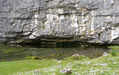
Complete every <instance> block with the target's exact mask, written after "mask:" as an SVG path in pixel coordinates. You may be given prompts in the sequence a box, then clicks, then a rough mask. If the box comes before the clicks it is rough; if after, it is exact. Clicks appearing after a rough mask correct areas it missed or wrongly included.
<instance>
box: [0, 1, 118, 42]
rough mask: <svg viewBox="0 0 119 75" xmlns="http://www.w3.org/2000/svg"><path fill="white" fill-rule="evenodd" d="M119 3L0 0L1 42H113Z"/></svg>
mask: <svg viewBox="0 0 119 75" xmlns="http://www.w3.org/2000/svg"><path fill="white" fill-rule="evenodd" d="M118 16H119V0H0V41H1V42H4V41H14V40H19V39H24V40H25V39H35V38H41V39H42V38H44V37H46V38H48V37H50V36H52V37H60V38H62V37H65V38H70V37H72V40H78V41H86V42H90V43H113V42H117V41H114V40H117V39H118V37H119V25H118V24H119V17H118Z"/></svg>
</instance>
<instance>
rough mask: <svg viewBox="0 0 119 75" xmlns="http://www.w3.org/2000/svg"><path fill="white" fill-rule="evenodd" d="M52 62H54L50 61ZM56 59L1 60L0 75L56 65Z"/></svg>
mask: <svg viewBox="0 0 119 75" xmlns="http://www.w3.org/2000/svg"><path fill="white" fill-rule="evenodd" d="M50 62H52V63H50ZM54 64H56V63H55V60H48V61H47V62H46V60H45V59H44V60H42V61H40V60H19V61H10V62H0V75H10V74H13V73H16V72H24V71H30V70H33V69H37V68H39V67H40V68H44V67H48V66H51V65H54Z"/></svg>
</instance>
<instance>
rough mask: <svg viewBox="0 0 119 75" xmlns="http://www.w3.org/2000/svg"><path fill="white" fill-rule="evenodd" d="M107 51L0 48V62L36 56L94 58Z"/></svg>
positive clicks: (86, 48)
mask: <svg viewBox="0 0 119 75" xmlns="http://www.w3.org/2000/svg"><path fill="white" fill-rule="evenodd" d="M108 51H109V49H108V48H106V47H103V46H98V47H97V46H91V47H72V48H36V47H20V46H5V45H1V46H0V60H1V61H2V60H16V59H24V58H27V57H30V56H37V57H39V58H40V59H44V58H54V59H59V60H60V59H64V58H66V57H70V56H72V55H74V54H79V55H84V56H88V57H90V58H95V57H99V56H101V55H102V54H103V53H104V52H108Z"/></svg>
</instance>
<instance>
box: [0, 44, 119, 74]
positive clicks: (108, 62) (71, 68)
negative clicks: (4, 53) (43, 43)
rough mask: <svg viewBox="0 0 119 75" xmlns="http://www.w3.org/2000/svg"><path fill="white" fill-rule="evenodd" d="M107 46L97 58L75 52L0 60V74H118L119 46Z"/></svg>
mask: <svg viewBox="0 0 119 75" xmlns="http://www.w3.org/2000/svg"><path fill="white" fill-rule="evenodd" d="M109 48H111V49H112V50H110V51H109V53H107V52H104V53H103V55H102V56H100V57H97V58H89V57H87V56H84V55H79V54H77V53H75V54H73V55H72V56H67V57H65V58H63V59H60V60H59V59H56V58H50V59H49V58H44V59H37V60H36V59H32V58H31V59H24V60H19V61H6V62H5V61H4V62H3V61H2V62H0V75H93V73H96V75H119V52H118V51H119V46H110V47H109ZM48 53H49V52H48ZM67 53H68V52H67ZM86 53H87V52H86ZM53 56H55V55H53Z"/></svg>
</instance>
